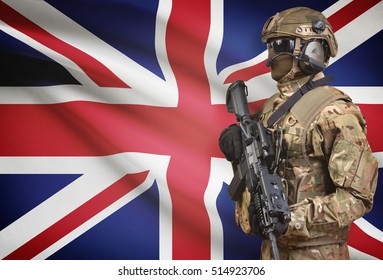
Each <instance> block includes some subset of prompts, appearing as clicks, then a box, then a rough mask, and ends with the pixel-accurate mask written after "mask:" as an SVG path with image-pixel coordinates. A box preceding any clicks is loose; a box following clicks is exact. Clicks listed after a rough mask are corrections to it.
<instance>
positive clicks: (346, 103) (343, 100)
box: [321, 86, 361, 117]
mask: <svg viewBox="0 0 383 280" xmlns="http://www.w3.org/2000/svg"><path fill="white" fill-rule="evenodd" d="M323 90H324V91H326V92H328V93H329V94H332V95H334V96H336V97H337V98H335V100H334V101H333V102H331V103H330V104H328V105H327V106H326V107H325V108H324V109H323V110H322V112H321V115H322V116H327V117H336V116H340V115H347V114H353V115H355V114H361V111H360V109H359V107H358V106H357V105H356V104H355V103H353V101H352V99H351V97H350V96H348V95H347V94H346V93H345V92H343V91H341V90H339V89H338V88H335V87H332V86H326V87H323Z"/></svg>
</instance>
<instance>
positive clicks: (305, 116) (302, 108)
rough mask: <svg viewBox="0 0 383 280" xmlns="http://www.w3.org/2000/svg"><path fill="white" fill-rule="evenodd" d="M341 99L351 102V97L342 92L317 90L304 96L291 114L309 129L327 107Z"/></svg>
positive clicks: (292, 109) (291, 110)
mask: <svg viewBox="0 0 383 280" xmlns="http://www.w3.org/2000/svg"><path fill="white" fill-rule="evenodd" d="M318 91H320V92H318ZM340 99H343V100H347V101H351V98H350V97H349V96H347V95H345V94H343V93H342V92H340V91H339V92H338V91H329V90H322V89H321V88H317V89H314V90H311V91H310V92H308V93H307V94H305V95H304V96H302V98H301V99H300V100H299V102H297V103H296V104H295V105H294V106H293V107H292V108H291V109H290V112H291V113H292V114H293V115H294V117H295V118H296V119H297V121H298V122H299V123H301V124H302V126H303V127H304V128H307V127H308V126H309V125H310V124H311V123H312V121H313V120H314V119H315V117H316V116H318V114H319V113H320V112H321V111H322V110H323V109H324V108H325V107H326V106H328V105H329V104H331V103H333V102H334V101H336V100H340Z"/></svg>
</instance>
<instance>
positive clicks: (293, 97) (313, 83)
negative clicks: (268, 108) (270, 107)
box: [267, 76, 333, 128]
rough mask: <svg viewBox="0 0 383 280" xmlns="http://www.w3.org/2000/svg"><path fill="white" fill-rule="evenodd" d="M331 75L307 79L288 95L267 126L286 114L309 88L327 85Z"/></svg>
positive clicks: (270, 125)
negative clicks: (317, 78) (314, 79)
mask: <svg viewBox="0 0 383 280" xmlns="http://www.w3.org/2000/svg"><path fill="white" fill-rule="evenodd" d="M332 79H333V78H332V76H326V77H323V78H321V79H319V80H316V81H313V80H309V81H308V82H307V83H305V84H304V85H303V86H302V87H300V88H299V89H298V90H297V91H296V92H294V94H293V95H291V96H290V98H288V99H287V100H286V101H285V102H284V103H283V104H282V105H281V106H280V107H279V108H278V109H277V110H276V111H275V112H274V113H273V114H272V115H271V116H270V118H269V119H268V121H267V126H268V127H269V128H270V127H272V126H273V125H274V123H275V122H276V121H278V120H279V119H280V118H281V117H282V116H283V115H284V114H286V113H287V112H288V111H289V110H290V109H291V107H293V106H294V104H295V103H297V102H298V100H299V99H300V98H301V97H302V96H303V95H305V94H306V93H307V92H309V91H310V90H312V89H314V88H317V87H319V86H324V85H327V84H328V83H329V82H331V81H332Z"/></svg>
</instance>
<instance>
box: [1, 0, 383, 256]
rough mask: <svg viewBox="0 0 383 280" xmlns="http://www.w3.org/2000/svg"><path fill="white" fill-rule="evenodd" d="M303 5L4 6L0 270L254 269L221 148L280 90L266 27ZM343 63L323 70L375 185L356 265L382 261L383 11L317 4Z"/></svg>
mask: <svg viewBox="0 0 383 280" xmlns="http://www.w3.org/2000/svg"><path fill="white" fill-rule="evenodd" d="M306 5H307V1H303V0H296V1H282V0H277V1H260V0H259V1H258V0H256V1H254V0H252V1H250V0H240V1H238V0H222V1H215V0H210V1H209V0H197V1H195V0H182V1H181V0H173V1H171V0H149V1H137V0H114V1H106V0H92V1H90V0H76V1H74V0H46V1H42V0H3V1H1V2H0V29H1V30H0V61H1V64H0V67H1V73H0V117H1V121H0V130H1V131H2V133H1V138H0V144H1V145H0V258H1V259H257V258H259V250H260V249H259V247H260V240H259V239H258V238H256V237H252V236H246V235H245V234H244V233H242V231H241V230H240V229H239V228H238V227H237V226H236V225H235V223H234V204H233V202H232V201H230V200H229V198H228V195H227V184H228V183H229V182H230V180H231V177H232V172H231V168H230V164H229V163H228V162H227V161H226V160H225V159H224V158H223V155H222V154H221V153H220V151H219V148H218V136H219V133H220V131H221V130H222V129H223V128H225V127H226V126H228V125H229V124H231V123H234V122H235V120H234V117H233V116H232V115H231V114H229V113H227V112H226V106H225V93H226V89H227V87H228V85H229V84H230V83H231V82H233V81H235V80H236V79H242V80H245V81H246V83H247V84H248V86H249V91H250V93H249V100H250V101H251V107H252V110H254V111H255V110H257V109H258V108H260V106H261V105H262V104H263V102H264V101H265V99H266V98H267V97H269V96H271V95H272V94H273V93H274V92H275V91H276V87H275V82H274V81H272V80H271V77H270V73H269V69H268V68H267V67H266V66H265V63H264V62H265V59H266V57H267V54H266V51H265V46H264V45H262V43H261V41H260V34H261V30H262V27H263V24H264V22H265V21H266V19H267V18H268V17H270V16H271V15H273V14H275V13H276V12H277V11H280V10H283V9H286V8H290V7H294V6H306ZM310 5H312V6H311V7H312V8H314V9H317V10H320V11H323V13H324V14H325V15H326V16H327V17H328V18H329V21H330V22H331V23H332V25H333V29H334V31H335V32H336V36H337V38H338V41H339V54H338V56H337V57H336V58H335V59H332V60H331V64H330V66H329V67H328V68H327V69H326V70H325V72H326V73H327V74H331V75H333V76H334V78H335V80H334V82H333V85H334V86H337V87H338V88H340V89H342V90H344V91H345V92H346V93H348V94H349V95H350V96H351V97H352V98H353V100H354V102H355V103H357V104H358V105H359V106H360V108H361V110H362V111H363V114H364V115H365V117H366V120H367V124H368V139H369V142H370V144H371V147H372V149H373V152H374V155H375V156H376V158H377V159H378V161H379V167H380V171H379V172H380V178H379V183H378V184H379V185H378V189H377V193H376V198H375V205H374V208H373V210H372V211H371V213H369V214H368V215H366V216H365V217H363V218H361V219H358V220H357V221H355V222H354V224H353V225H352V228H351V236H350V242H349V246H350V249H351V253H352V257H353V258H361V259H369V258H378V259H382V258H383V232H382V231H383V221H382V219H381V213H383V212H382V211H383V206H382V205H383V197H382V195H383V194H382V188H383V185H382V184H383V181H382V179H381V178H382V176H383V173H382V172H383V171H382V168H383V139H382V137H381V136H380V135H381V128H382V127H383V121H382V120H383V118H382V117H383V115H382V112H383V87H382V86H383V80H382V75H381V59H379V58H380V57H381V42H382V39H383V32H382V29H383V17H382V15H383V2H382V1H377V0H369V1H364V0H354V1H349V0H341V1H327V0H326V1H317V2H316V3H315V4H314V3H310Z"/></svg>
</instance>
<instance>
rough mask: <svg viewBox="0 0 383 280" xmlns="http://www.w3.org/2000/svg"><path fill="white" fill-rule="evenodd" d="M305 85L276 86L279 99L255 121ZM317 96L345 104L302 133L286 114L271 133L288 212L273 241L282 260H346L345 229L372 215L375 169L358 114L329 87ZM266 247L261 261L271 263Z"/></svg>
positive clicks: (317, 118)
mask: <svg viewBox="0 0 383 280" xmlns="http://www.w3.org/2000/svg"><path fill="white" fill-rule="evenodd" d="M317 76H323V74H322V73H319V74H317ZM305 81H307V78H303V79H299V80H294V81H291V82H287V83H282V84H281V83H279V84H278V88H279V90H280V93H279V95H277V96H276V97H275V98H273V99H270V100H269V101H268V102H267V103H266V104H265V106H264V109H263V112H262V114H261V117H260V119H261V120H262V121H263V122H264V124H265V125H267V120H268V118H269V116H270V115H271V114H272V113H273V112H274V111H275V110H276V109H277V108H278V107H279V106H280V105H281V104H282V103H283V102H284V101H285V100H286V99H287V98H288V97H289V96H290V95H291V94H293V93H294V92H295V91H296V90H297V88H298V87H300V86H301V85H302V83H304V82H305ZM316 91H317V92H316V93H315V94H321V92H322V93H323V91H329V92H332V93H335V94H340V95H343V96H345V98H344V100H338V101H335V102H333V103H331V104H329V105H328V106H326V107H325V108H324V109H323V110H322V111H321V112H320V113H319V114H318V115H317V116H315V118H314V121H313V122H312V123H311V124H310V125H309V126H308V127H307V128H304V127H303V125H302V123H301V122H300V121H299V120H298V119H297V118H296V116H295V115H294V114H293V113H292V112H291V111H290V112H289V113H287V114H286V115H285V116H284V117H282V118H281V119H280V120H279V121H278V123H276V124H275V125H274V127H273V129H274V130H276V129H277V127H278V126H279V125H280V126H281V127H282V130H283V141H282V154H281V161H280V164H279V166H278V168H277V172H278V174H279V175H280V176H281V177H282V178H284V179H285V180H286V182H287V189H286V194H288V198H289V205H290V209H291V211H292V212H291V214H292V220H291V222H290V223H289V226H288V230H287V232H286V233H285V234H284V235H282V236H281V237H279V238H278V247H279V249H280V254H281V258H282V259H348V258H349V253H348V249H347V238H348V233H349V227H350V224H351V222H352V221H354V220H355V219H357V218H359V217H361V216H363V215H364V214H365V213H367V212H368V211H369V210H370V209H371V207H372V203H373V196H374V193H375V189H376V184H377V169H378V165H377V161H376V159H375V158H374V157H373V156H372V153H371V149H370V146H369V144H368V142H367V140H366V123H365V120H364V118H363V116H362V114H361V112H360V110H359V108H358V107H357V106H356V105H354V104H353V103H352V102H351V101H349V100H347V99H348V98H347V96H346V95H344V94H343V93H341V92H340V91H339V90H337V89H335V88H333V87H330V86H324V87H319V88H317V89H316ZM292 111H293V110H292ZM269 247H270V246H269V243H268V242H267V241H265V242H264V244H263V245H262V259H270V258H271V256H270V248H269Z"/></svg>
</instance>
